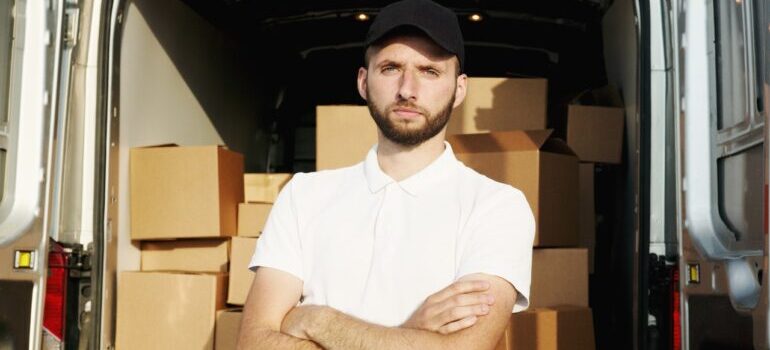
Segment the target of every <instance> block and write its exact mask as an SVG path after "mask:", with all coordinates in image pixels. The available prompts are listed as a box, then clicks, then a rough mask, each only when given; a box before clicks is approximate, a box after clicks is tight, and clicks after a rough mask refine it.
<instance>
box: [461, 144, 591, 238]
mask: <svg viewBox="0 0 770 350" xmlns="http://www.w3.org/2000/svg"><path fill="white" fill-rule="evenodd" d="M550 134H551V131H549V130H540V131H501V132H494V133H488V134H476V135H452V136H449V137H447V140H448V141H449V142H450V143H451V144H452V147H453V149H454V151H455V154H456V156H457V159H458V160H460V161H461V162H463V163H464V164H465V165H467V166H468V167H470V168H472V169H474V170H476V171H478V172H479V173H481V174H484V175H486V176H488V177H489V178H491V179H492V180H495V181H498V182H502V183H507V184H510V185H511V186H513V187H515V188H518V189H519V190H521V191H522V192H523V193H524V195H525V196H526V198H527V201H528V202H529V205H530V208H531V209H532V212H533V213H534V215H535V220H536V222H537V229H536V236H535V242H534V245H535V246H537V247H558V246H576V245H577V244H578V237H577V235H578V232H577V227H578V213H577V210H578V209H577V206H578V194H577V192H578V183H577V177H578V162H577V158H576V157H575V156H574V155H572V154H571V152H570V151H569V149H568V148H567V147H566V146H565V145H564V144H563V143H562V142H560V141H559V140H556V139H548V136H549V135H550ZM541 147H542V149H540V148H541ZM545 149H549V150H553V151H554V152H559V153H554V152H551V151H545Z"/></svg>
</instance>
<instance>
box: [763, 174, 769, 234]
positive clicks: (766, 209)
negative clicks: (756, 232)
mask: <svg viewBox="0 0 770 350" xmlns="http://www.w3.org/2000/svg"><path fill="white" fill-rule="evenodd" d="M768 210H770V208H768V206H767V184H765V210H764V212H765V234H767V231H768V229H767V211H768Z"/></svg>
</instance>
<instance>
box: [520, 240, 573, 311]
mask: <svg viewBox="0 0 770 350" xmlns="http://www.w3.org/2000/svg"><path fill="white" fill-rule="evenodd" d="M562 305H573V306H585V307H588V251H587V250H586V249H585V248H549V249H535V250H534V251H533V252H532V284H531V286H530V292H529V306H530V307H533V308H538V307H554V306H562Z"/></svg>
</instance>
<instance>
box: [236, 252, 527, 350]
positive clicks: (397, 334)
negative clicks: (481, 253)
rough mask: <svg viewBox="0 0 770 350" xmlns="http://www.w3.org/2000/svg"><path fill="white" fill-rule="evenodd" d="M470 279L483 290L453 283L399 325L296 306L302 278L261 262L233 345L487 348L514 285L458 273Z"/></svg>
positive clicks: (502, 322) (500, 327) (504, 320)
mask: <svg viewBox="0 0 770 350" xmlns="http://www.w3.org/2000/svg"><path fill="white" fill-rule="evenodd" d="M469 281H481V282H473V283H475V285H476V286H478V285H479V283H481V284H485V285H486V287H488V289H487V291H486V293H485V294H480V293H475V294H473V295H471V294H469V293H464V292H463V289H462V288H465V287H456V285H460V284H458V283H455V284H453V285H452V286H450V287H449V288H447V289H445V290H443V291H441V292H439V293H436V294H434V295H432V296H431V297H429V298H428V299H426V301H425V303H424V304H423V305H422V306H421V307H420V308H419V309H418V310H417V311H415V314H413V315H412V317H410V319H409V321H407V323H405V324H404V325H402V326H400V327H384V326H379V325H375V324H371V323H368V322H365V321H362V320H359V319H356V318H354V317H351V316H349V315H346V314H344V313H342V312H340V311H337V310H334V309H332V308H329V307H325V306H313V305H308V306H298V307H296V305H297V303H298V301H299V299H300V297H301V294H302V281H301V280H299V279H298V278H296V277H294V276H293V275H291V274H288V273H286V272H283V271H280V270H276V269H271V268H266V267H262V268H259V269H257V272H256V274H255V276H254V282H253V284H252V287H251V291H250V293H249V297H248V300H247V301H246V305H245V306H244V310H243V321H242V322H241V329H240V336H239V341H238V348H239V349H441V350H446V349H455V348H457V349H492V348H494V346H495V345H496V344H497V341H498V340H499V338H500V336H501V335H502V333H503V331H504V329H505V326H506V325H507V324H508V319H509V317H510V314H511V309H512V308H513V304H514V302H515V300H516V291H515V289H514V288H513V286H511V284H510V283H508V282H507V281H505V280H503V279H502V278H499V277H496V276H490V275H485V274H473V275H468V276H464V277H463V278H461V279H460V282H463V283H465V284H464V285H465V286H470V285H471V284H470V283H466V282H469ZM484 282H486V283H484ZM476 290H479V289H476ZM485 295H488V296H491V297H492V298H493V299H492V300H493V302H492V303H491V305H488V306H487V307H486V308H483V306H481V305H480V304H479V303H478V302H479V301H480V300H483V298H485ZM487 298H488V297H487ZM450 299H451V300H450ZM485 305H486V304H485ZM471 325H472V327H471Z"/></svg>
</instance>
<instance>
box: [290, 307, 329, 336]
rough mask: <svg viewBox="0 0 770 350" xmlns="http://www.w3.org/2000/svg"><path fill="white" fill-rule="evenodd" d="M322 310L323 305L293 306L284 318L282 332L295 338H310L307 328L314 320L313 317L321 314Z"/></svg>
mask: <svg viewBox="0 0 770 350" xmlns="http://www.w3.org/2000/svg"><path fill="white" fill-rule="evenodd" d="M322 311H323V306H319V305H301V306H296V307H294V308H292V309H291V310H289V312H288V313H287V314H286V316H284V318H283V322H282V323H281V332H282V333H284V334H288V335H290V336H292V337H295V338H299V339H306V340H310V337H309V336H308V334H307V329H308V327H309V326H310V325H311V324H312V322H314V321H313V318H314V317H316V316H319V314H320V313H321V312H322Z"/></svg>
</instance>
